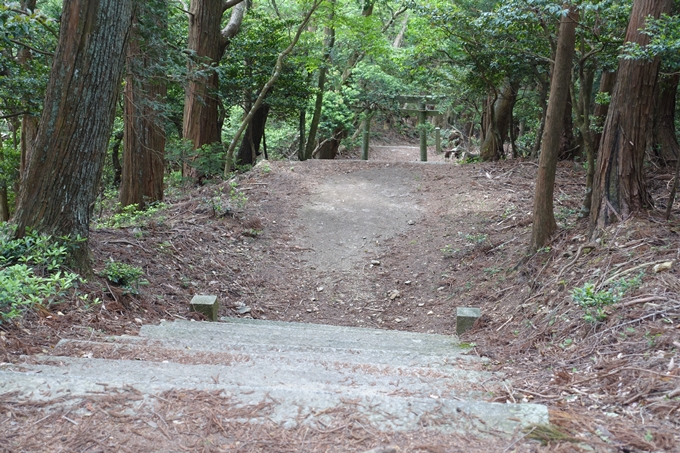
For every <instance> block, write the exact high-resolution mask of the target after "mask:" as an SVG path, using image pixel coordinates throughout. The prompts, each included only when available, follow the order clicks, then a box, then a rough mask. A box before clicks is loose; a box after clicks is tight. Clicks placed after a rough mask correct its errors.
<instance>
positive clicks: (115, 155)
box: [111, 131, 125, 188]
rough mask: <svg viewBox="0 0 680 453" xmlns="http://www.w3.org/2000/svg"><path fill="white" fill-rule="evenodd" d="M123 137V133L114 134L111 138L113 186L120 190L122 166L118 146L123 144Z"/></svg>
mask: <svg viewBox="0 0 680 453" xmlns="http://www.w3.org/2000/svg"><path fill="white" fill-rule="evenodd" d="M123 135H125V131H119V132H116V135H114V136H113V145H112V146H111V165H112V166H113V185H114V186H116V187H118V188H120V184H121V181H122V180H123V166H122V165H121V163H120V145H121V144H122V143H123Z"/></svg>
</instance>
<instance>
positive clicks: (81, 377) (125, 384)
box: [0, 356, 548, 433]
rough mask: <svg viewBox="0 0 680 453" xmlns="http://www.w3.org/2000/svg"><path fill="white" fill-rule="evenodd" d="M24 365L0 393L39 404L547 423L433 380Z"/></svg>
mask: <svg viewBox="0 0 680 453" xmlns="http://www.w3.org/2000/svg"><path fill="white" fill-rule="evenodd" d="M32 359H33V361H32V363H31V362H30V361H29V362H27V363H25V364H22V365H20V366H16V365H14V366H3V368H2V369H0V393H8V392H14V391H18V392H20V393H22V394H23V395H26V396H28V395H30V396H31V397H32V398H33V399H38V400H47V399H51V398H56V397H78V396H85V395H88V394H92V393H101V392H103V391H110V390H112V389H130V388H134V389H135V390H136V391H138V392H141V393H142V394H144V395H159V394H161V393H163V392H164V391H168V390H173V389H187V390H189V389H191V390H204V391H222V392H223V393H224V394H225V395H227V396H231V397H232V398H234V399H235V400H236V401H237V402H240V403H241V404H243V405H254V404H258V403H260V402H263V401H275V402H276V404H274V406H273V408H272V409H273V412H272V414H271V416H270V417H271V419H272V420H273V421H275V422H277V423H281V424H283V425H287V426H291V425H292V426H294V425H295V424H296V423H297V420H299V419H300V417H302V418H307V419H308V420H310V417H311V418H313V417H314V414H318V413H320V412H323V411H328V410H330V409H334V408H338V407H342V406H343V405H345V406H346V405H348V404H349V405H350V406H351V407H352V408H353V410H354V411H356V412H358V413H360V414H361V415H362V416H365V417H366V418H367V419H368V420H370V421H371V422H372V423H374V424H375V426H376V427H377V428H378V429H381V430H410V429H416V428H418V427H422V426H423V425H425V426H427V425H429V424H433V425H436V426H437V427H438V428H439V429H442V430H445V431H460V432H464V431H467V430H469V429H472V428H473V427H481V426H483V427H484V428H485V429H487V430H488V429H497V430H501V431H504V432H507V433H511V432H513V431H514V430H516V429H517V428H518V427H520V426H526V425H528V424H533V423H545V422H547V417H548V414H547V409H546V408H545V407H544V406H538V405H527V404H519V405H514V404H499V403H487V402H480V401H472V400H466V399H464V398H459V397H457V396H456V395H454V394H453V392H451V391H449V390H448V388H447V386H446V385H445V384H446V382H447V379H443V380H437V382H438V383H439V385H438V386H436V387H433V386H428V383H427V382H420V383H419V384H418V385H417V386H416V387H410V386H413V385H415V383H416V381H417V379H416V380H410V379H405V378H403V377H402V376H400V377H399V379H396V380H395V377H394V376H389V375H388V376H383V375H381V374H380V373H371V372H366V373H363V372H359V371H358V370H344V371H342V370H340V371H338V370H328V371H327V372H326V373H325V374H324V373H321V372H320V370H319V369H316V370H314V369H311V368H310V367H306V369H305V372H303V373H300V372H297V373H292V370H285V369H284V370H282V369H280V368H271V367H269V366H267V364H262V363H260V364H257V363H246V364H231V365H229V366H225V365H195V364H192V365H184V364H178V363H159V362H147V361H136V360H108V359H82V358H74V357H49V356H42V357H40V356H39V357H34V358H32ZM301 366H303V367H304V364H301ZM362 371H364V370H362ZM291 373H292V374H291ZM407 381H408V382H407ZM430 392H432V393H430Z"/></svg>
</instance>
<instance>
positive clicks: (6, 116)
mask: <svg viewBox="0 0 680 453" xmlns="http://www.w3.org/2000/svg"><path fill="white" fill-rule="evenodd" d="M30 113H31V112H19V113H11V114H9V115H0V120H6V119H8V118H15V117H17V116H21V115H30Z"/></svg>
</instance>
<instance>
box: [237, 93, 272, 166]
mask: <svg viewBox="0 0 680 453" xmlns="http://www.w3.org/2000/svg"><path fill="white" fill-rule="evenodd" d="M268 115H269V105H268V104H262V105H261V106H260V107H259V108H258V109H257V110H256V111H255V115H253V117H252V119H251V120H250V123H248V128H247V129H246V131H245V133H244V134H243V140H242V141H241V146H240V147H239V149H238V151H237V154H236V164H237V165H254V164H255V162H256V160H257V155H258V154H259V151H260V143H262V137H264V129H265V126H266V124H267V116H268Z"/></svg>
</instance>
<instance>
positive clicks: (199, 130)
mask: <svg viewBox="0 0 680 453" xmlns="http://www.w3.org/2000/svg"><path fill="white" fill-rule="evenodd" d="M232 6H233V7H234V8H232V15H231V18H230V20H229V23H228V24H227V26H226V27H225V28H224V29H222V28H221V24H222V15H223V14H224V12H225V11H226V10H227V9H228V8H231V7H232ZM189 12H190V14H189V40H188V48H189V50H190V51H191V52H192V59H193V60H192V63H191V64H190V67H189V72H190V74H191V73H193V76H192V77H191V79H190V80H189V83H188V84H187V86H186V89H185V93H184V120H183V127H182V130H183V132H182V135H183V137H184V138H185V139H186V140H189V141H190V142H191V145H192V147H193V149H198V148H200V147H201V146H203V145H210V144H212V143H217V142H220V141H221V138H222V137H221V131H220V127H219V96H218V88H219V86H218V84H219V78H218V76H217V73H216V72H215V71H214V70H212V69H211V68H214V67H216V66H217V65H218V64H219V61H220V60H221V59H222V56H223V55H224V52H225V50H226V48H227V45H228V43H229V41H230V40H231V39H232V38H233V37H234V36H236V33H238V30H239V29H240V26H241V22H242V21H243V16H244V13H245V3H244V2H243V1H242V0H230V1H220V0H191V5H190V11H189ZM185 172H186V173H187V174H189V175H191V176H194V177H200V176H201V175H199V174H198V172H197V171H196V170H195V169H194V168H192V167H191V166H187V167H186V168H185Z"/></svg>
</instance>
